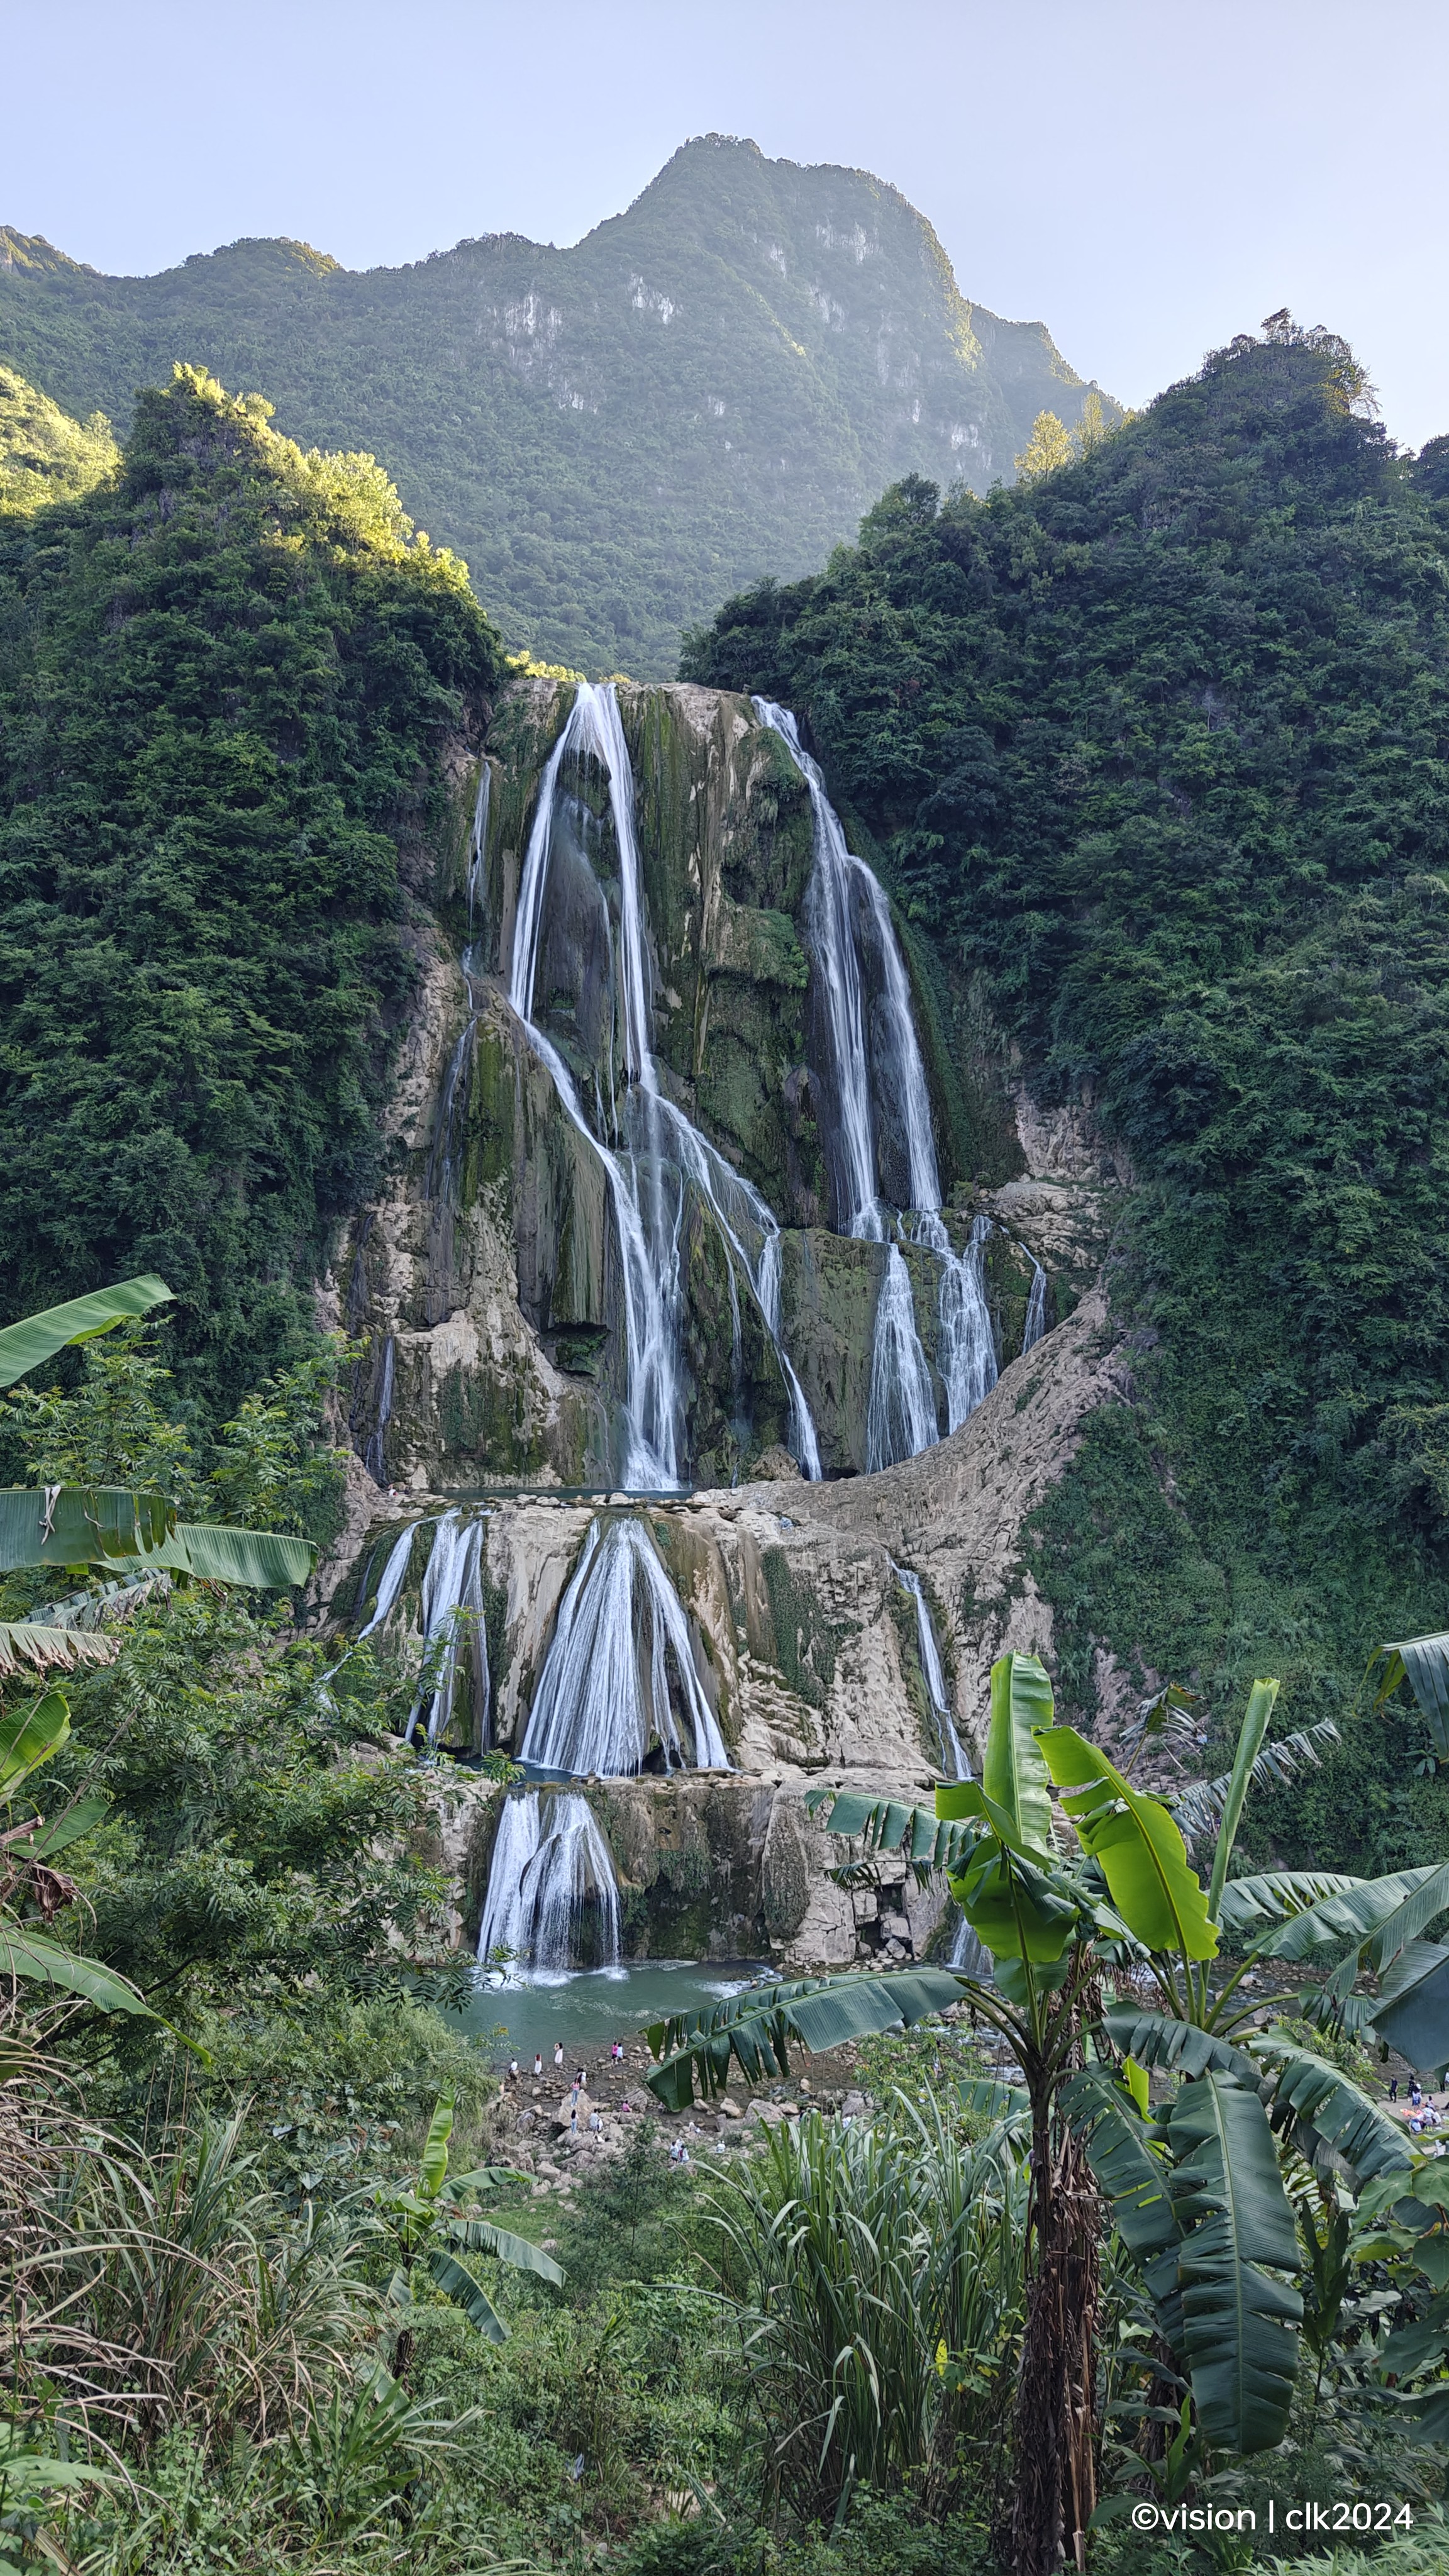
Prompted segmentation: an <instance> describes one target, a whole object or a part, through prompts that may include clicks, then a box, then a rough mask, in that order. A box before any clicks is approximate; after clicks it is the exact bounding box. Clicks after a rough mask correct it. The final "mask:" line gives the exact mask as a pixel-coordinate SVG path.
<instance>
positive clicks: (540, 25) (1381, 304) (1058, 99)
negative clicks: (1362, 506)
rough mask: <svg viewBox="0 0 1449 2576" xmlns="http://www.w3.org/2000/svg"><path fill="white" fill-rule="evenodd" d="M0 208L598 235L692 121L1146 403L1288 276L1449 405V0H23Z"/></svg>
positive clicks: (452, 236) (121, 218)
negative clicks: (883, 207)
mask: <svg viewBox="0 0 1449 2576" xmlns="http://www.w3.org/2000/svg"><path fill="white" fill-rule="evenodd" d="M0 64H3V70H4V84H5V91H6V93H7V95H6V97H5V104H4V111H3V140H0V222H9V223H11V224H14V225H17V226H18V227H19V228H21V229H22V230H24V231H27V232H41V233H45V234H47V235H48V236H49V237H50V239H51V240H52V241H54V242H56V243H58V244H59V245H60V246H61V247H62V248H63V249H65V250H67V251H69V252H70V253H71V254H72V256H73V257H75V258H78V259H84V260H89V261H90V262H91V263H92V264H93V265H94V266H96V267H97V268H102V269H108V270H114V271H124V272H145V271H150V270H154V269H158V268H163V267H167V266H170V265H171V264H173V263H174V262H175V261H177V260H180V259H182V258H184V257H185V256H186V254H187V253H188V252H189V251H195V250H210V249H213V248H214V247H215V246H216V245H217V244H218V243H220V242H225V241H231V240H234V239H236V238H237V237H238V236H239V235H242V234H249V233H250V234H255V233H263V234H267V233H287V234H291V235H293V236H295V237H298V238H301V239H304V240H307V241H310V242H313V243H314V244H315V245H316V246H317V247H318V248H319V249H322V250H328V251H331V252H332V253H333V254H334V255H335V256H336V257H337V258H338V259H341V260H343V261H345V262H346V263H347V264H348V265H349V266H352V267H373V266H377V265H381V264H386V265H392V264H395V263H397V262H400V261H403V260H410V259H418V258H421V257H424V256H425V255H426V254H427V252H428V251H430V250H435V249H445V248H447V247H448V246H449V245H450V244H451V243H453V242H455V241H457V240H459V239H460V238H462V237H463V236H465V235H468V234H477V233H485V232H494V231H512V232H522V233H527V234H530V235H532V236H533V237H534V238H536V239H539V240H544V241H547V240H553V241H558V242H568V241H573V240H576V239H577V238H578V236H579V235H580V234H581V233H583V232H586V231H587V230H588V229H589V228H590V226H591V225H593V224H595V223H597V222H599V221H600V220H601V219H602V218H603V217H604V216H606V215H610V214H615V213H617V212H618V211H619V209H620V208H621V207H623V206H624V205H626V204H627V203H628V202H629V200H630V199H631V198H632V197H633V196H635V195H637V193H638V191H639V190H640V189H641V188H642V187H643V186H644V185H645V183H646V181H647V180H648V179H649V178H650V177H651V176H652V175H653V173H654V171H655V170H656V169H658V167H659V166H660V164H661V163H662V162H663V161H665V160H667V158H668V156H669V154H670V153H671V152H672V151H673V150H674V148H675V146H676V145H677V144H679V143H681V142H682V141H684V139H685V138H686V136H688V135H690V134H699V133H707V132H710V131H715V132H721V133H731V134H747V135H751V136H753V138H754V140H755V141H756V142H757V143H758V144H759V145H760V146H761V148H762V149H763V150H764V151H766V152H768V153H771V154H781V155H784V156H786V157H788V158H790V159H792V160H797V161H843V162H847V163H851V164H853V165H855V166H857V167H860V168H866V169H870V170H873V171H875V172H876V173H877V174H878V175H879V176H880V177H882V178H885V179H889V180H892V181H893V182H894V184H895V185H896V186H897V187H899V188H901V189H902V190H903V191H904V192H905V194H906V195H907V196H908V197H910V198H911V199H912V201H913V202H914V203H915V204H916V205H917V206H919V207H920V208H921V210H922V212H923V213H925V214H926V215H927V216H929V218H930V220H931V222H932V223H933V224H934V225H935V227H936V230H937V231H938V233H939V234H940V236H941V239H942V240H943V242H944V243H945V246H946V249H947V251H948V252H949V254H950V256H951V258H952V260H953V262H954V264H955V268H956V274H957V277H958V279H959V281H960V284H961V286H962V288H963V289H964V291H965V292H966V293H967V294H968V295H972V296H974V297H976V298H978V299H979V300H980V301H981V302H982V303H984V304H988V305H990V306H992V307H993V308H994V309H995V310H996V311H998V312H1000V313H1004V314H1007V315H1010V316H1012V317H1013V318H1017V319H1034V318H1038V317H1039V318H1040V319H1042V320H1044V321H1045V322H1046V323H1047V324H1048V325H1049V327H1050V329H1051V330H1052V332H1053V334H1054V335H1055V337H1056V339H1057V341H1058V343H1059V345H1060V347H1061V348H1062V349H1063V350H1064V352H1065V353H1066V355H1067V356H1068V357H1069V358H1070V359H1071V360H1072V362H1073V364H1074V365H1076V366H1077V367H1079V368H1080V369H1081V371H1082V373H1083V374H1084V375H1095V376H1097V377H1098V378H1100V380H1101V381H1102V383H1103V384H1105V385H1107V386H1108V387H1109V388H1110V389H1111V391H1112V392H1113V393H1115V394H1117V395H1119V396H1120V397H1121V398H1122V399H1123V400H1125V401H1127V402H1130V403H1141V402H1143V401H1145V400H1146V399H1147V398H1148V397H1149V396H1150V395H1151V394H1152V393H1154V392H1155V391H1157V390H1158V389H1159V387H1161V386H1162V385H1164V384H1166V383H1169V382H1170V381H1171V380H1172V379H1173V378H1174V377H1176V376H1180V375H1183V374H1185V373H1187V372H1188V371H1189V370H1190V369H1191V368H1192V367H1194V366H1195V365H1196V364H1197V362H1198V360H1199V358H1200V357H1201V355H1202V352H1203V350H1204V349H1205V348H1208V347H1210V346H1212V345H1214V344H1216V343H1217V342H1219V341H1222V340H1224V339H1227V338H1229V337H1231V335H1232V334H1233V332H1235V331H1241V330H1252V329H1254V328H1256V326H1257V324H1258V322H1259V320H1260V319H1261V317H1262V316H1263V315H1264V314H1265V313H1267V312H1269V311H1270V310H1272V309H1273V308H1274V307H1276V306H1278V305H1280V304H1288V305H1290V306H1291V307H1292V309H1293V311H1294V312H1295V313H1296V315H1297V316H1298V318H1299V319H1300V320H1301V321H1305V322H1319V321H1321V322H1326V323H1328V324H1330V325H1331V326H1332V327H1333V328H1335V329H1337V330H1341V331H1343V332H1345V333H1346V334H1347V336H1348V337H1349V338H1350V339H1351V340H1352V341H1353V342H1354V344H1355V347H1356V348H1357V350H1358V352H1359V354H1360V356H1361V357H1362V358H1364V359H1365V360H1366V361H1367V363H1368V366H1369V368H1370V371H1371V373H1372V375H1373V377H1374V380H1375V382H1376V383H1377V385H1378V387H1379V390H1380V393H1381V396H1382V400H1383V407H1384V416H1385V419H1386V421H1387V424H1388V426H1389V428H1390V429H1391V430H1392V431H1393V432H1394V434H1395V435H1396V436H1397V437H1399V438H1401V439H1403V440H1405V441H1407V442H1408V443H1409V444H1410V445H1413V446H1417V445H1419V444H1420V443H1422V441H1423V440H1424V439H1426V438H1428V437H1431V436H1433V435H1434V434H1435V433H1436V432H1438V431H1444V430H1449V355H1446V352H1449V331H1446V314H1445V301H1446V279H1449V259H1446V249H1449V242H1446V232H1449V217H1446V170H1449V143H1446V122H1449V119H1446V110H1449V9H1446V7H1445V5H1444V0H1433V4H1432V5H1431V4H1430V0H1401V5H1397V6H1394V7H1392V8H1391V7H1389V6H1388V5H1386V0H1155V4H1154V0H1033V5H1030V6H1015V5H1012V0H996V5H995V6H992V7H982V6H979V5H977V0H954V4H953V0H880V5H876V6H864V5H860V0H831V5H821V0H772V5H770V6H768V7H755V8H742V7H740V6H739V5H738V0H731V5H729V6H724V5H716V6H703V5H699V0H612V5H606V0H593V5H588V6H585V5H580V4H579V0H542V5H530V0H508V5H506V6H501V5H498V0H472V5H468V0H411V5H409V6H386V5H380V4H379V0H350V5H347V6H336V5H333V0H292V4H291V5H288V6H279V5H276V0H253V5H248V6H246V7H238V6H231V7H220V6H217V5H215V0H185V5H178V0H127V5H126V6H124V7H117V6H116V5H115V0H106V5H103V6H96V5H91V0H48V5H47V6H46V7H44V8H43V9H42V8H37V7H35V6H34V5H33V0H25V5H24V6H18V5H16V0H0Z"/></svg>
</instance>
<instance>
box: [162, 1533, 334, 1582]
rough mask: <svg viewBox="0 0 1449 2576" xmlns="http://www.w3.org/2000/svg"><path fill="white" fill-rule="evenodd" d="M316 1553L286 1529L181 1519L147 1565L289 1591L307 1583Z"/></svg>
mask: <svg viewBox="0 0 1449 2576" xmlns="http://www.w3.org/2000/svg"><path fill="white" fill-rule="evenodd" d="M316 1558H317V1551H316V1549H315V1548H314V1547H313V1546H312V1544H311V1542H310V1541H309V1540H307V1539H305V1538H292V1537H291V1536H289V1534H288V1533H287V1532H286V1531H285V1530H250V1529H233V1528H232V1527H231V1525H230V1523H228V1522H224V1521H182V1522H179V1523H178V1525H177V1527H176V1529H175V1530H174V1531H173V1532H172V1534H171V1536H170V1538H169V1539H167V1541H166V1543H165V1545H164V1546H162V1547H160V1548H158V1549H156V1550H155V1551H154V1553H151V1554H148V1555H147V1557H146V1559H145V1562H146V1564H147V1565H148V1566H153V1565H154V1566H164V1567H165V1568H167V1569H168V1570H169V1571H172V1572H178V1573H184V1574H194V1575H196V1576H197V1577H198V1578H199V1579H200V1580H201V1581H202V1582H205V1583H246V1584H250V1585H252V1586H253V1587H254V1588H255V1589H256V1590H257V1591H261V1592H286V1591H290V1590H292V1589H293V1587H294V1586H296V1585H298V1584H302V1583H305V1582H306V1581H307V1578H308V1576H309V1575H310V1573H311V1571H312V1568H313V1565H314V1564H315V1562H316Z"/></svg>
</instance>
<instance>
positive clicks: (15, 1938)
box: [0, 1915, 156, 2021]
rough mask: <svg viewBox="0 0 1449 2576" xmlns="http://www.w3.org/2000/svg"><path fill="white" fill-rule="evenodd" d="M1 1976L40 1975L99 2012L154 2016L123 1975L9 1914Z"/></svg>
mask: <svg viewBox="0 0 1449 2576" xmlns="http://www.w3.org/2000/svg"><path fill="white" fill-rule="evenodd" d="M0 1977H32V1978H39V1979H40V1980H42V1981H43V1982H44V1983H45V1984H46V1985H50V1986H57V1987H59V1988H60V1989H61V1990H62V1992H64V1993H65V1994H70V1995H81V1996H83V1997H84V1999H85V2001H86V2002H87V2003H88V2004H94V2005H95V2006H96V2008H97V2010H98V2011H100V2012H104V2013H111V2012H125V2013H142V2014H144V2015H145V2017H146V2019H147V2020H148V2021H154V2020H155V2018H156V2016H155V2014H154V2013H153V2012H152V2010H151V2007H150V2005H149V2004H148V2003H146V2002H144V2001H143V2000H142V1998H141V1996H140V1995H138V1994H137V1992H136V1989H135V1987H134V1986H132V1985H128V1984H127V1982H126V1979H125V1978H124V1977H118V1976H116V1975H115V1974H114V1973H113V1972H112V1970H111V1969H109V1968H103V1967H102V1966H101V1965H100V1963H99V1961H98V1960H95V1959H87V1958H83V1957H82V1956H80V1954H79V1953H78V1952H76V1951H74V1950H66V1949H63V1948H62V1947H61V1944H60V1943H59V1941H50V1940H47V1939H46V1937H45V1934H44V1933H43V1932H32V1930H31V1928H30V1926H29V1924H28V1923H26V1924H20V1923H17V1922H16V1921H15V1920H14V1918H13V1916H10V1915H6V1916H5V1917H4V1918H3V1919H0Z"/></svg>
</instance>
